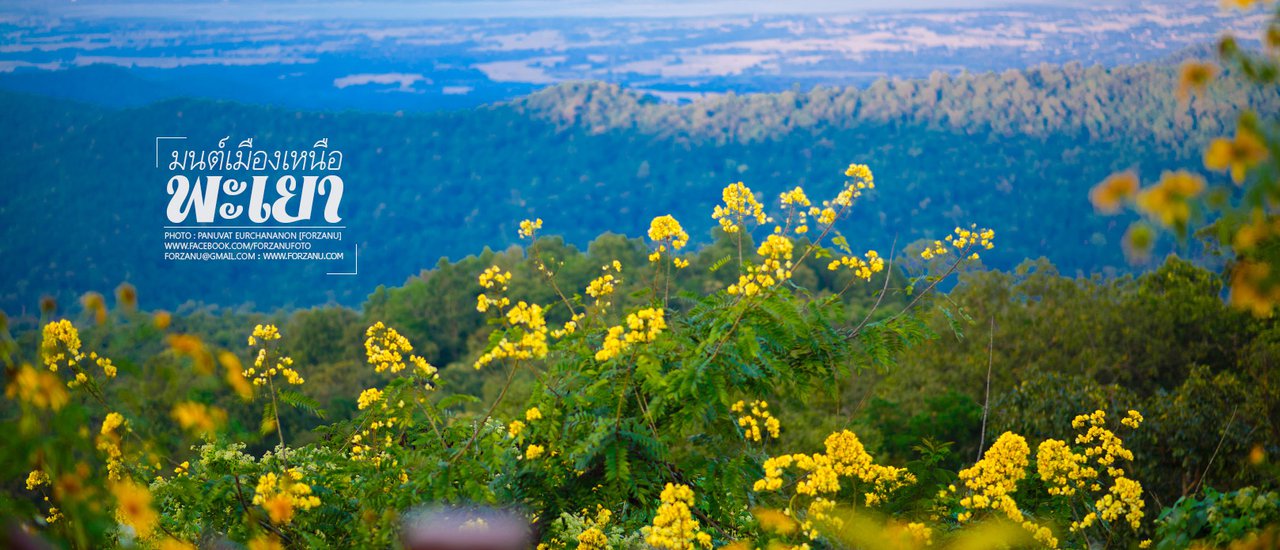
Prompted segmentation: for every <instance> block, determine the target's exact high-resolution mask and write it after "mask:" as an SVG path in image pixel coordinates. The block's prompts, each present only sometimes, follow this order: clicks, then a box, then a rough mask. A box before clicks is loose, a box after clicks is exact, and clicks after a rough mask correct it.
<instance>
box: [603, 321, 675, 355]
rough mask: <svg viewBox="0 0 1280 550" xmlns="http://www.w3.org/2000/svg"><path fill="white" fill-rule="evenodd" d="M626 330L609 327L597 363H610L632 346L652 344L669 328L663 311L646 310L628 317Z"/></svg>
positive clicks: (618, 327) (620, 327)
mask: <svg viewBox="0 0 1280 550" xmlns="http://www.w3.org/2000/svg"><path fill="white" fill-rule="evenodd" d="M626 324H627V326H626V328H624V327H622V326H614V327H609V330H608V331H607V333H606V334H605V337H604V344H603V345H602V346H601V348H600V350H599V351H596V355H595V357H596V361H608V360H609V359H612V358H614V357H617V356H618V355H619V354H621V353H622V352H623V351H624V350H626V349H627V348H629V347H631V345H632V344H637V343H644V342H652V341H654V340H656V339H657V338H658V335H660V334H662V331H663V330H666V328H667V321H666V318H665V314H664V313H663V310H662V309H659V308H645V309H641V310H639V311H637V312H635V313H631V314H629V315H627V320H626Z"/></svg>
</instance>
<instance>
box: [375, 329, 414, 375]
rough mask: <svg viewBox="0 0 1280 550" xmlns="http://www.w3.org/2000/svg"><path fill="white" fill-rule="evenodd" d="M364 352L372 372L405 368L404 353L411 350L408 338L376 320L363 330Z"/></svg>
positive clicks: (411, 346) (393, 371) (397, 370)
mask: <svg viewBox="0 0 1280 550" xmlns="http://www.w3.org/2000/svg"><path fill="white" fill-rule="evenodd" d="M364 334H365V340H364V353H365V357H366V358H367V359H368V362H369V365H370V366H372V367H373V370H374V372H385V371H388V370H389V371H391V372H392V373H397V372H400V371H402V370H404V368H405V361H404V355H405V354H407V353H409V352H411V351H413V345H412V344H410V343H409V339H408V338H405V337H404V336H401V335H400V333H399V332H396V329H394V328H391V327H389V326H386V325H384V324H382V321H378V322H376V323H374V324H373V325H372V326H370V327H369V329H368V330H366V331H365V332H364Z"/></svg>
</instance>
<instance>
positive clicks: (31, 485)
mask: <svg viewBox="0 0 1280 550" xmlns="http://www.w3.org/2000/svg"><path fill="white" fill-rule="evenodd" d="M48 484H49V474H46V473H44V471H43V470H31V473H29V474H27V490H28V491H34V490H36V489H39V488H40V487H43V486H45V485H48Z"/></svg>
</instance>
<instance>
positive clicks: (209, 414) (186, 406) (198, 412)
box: [170, 401, 227, 434]
mask: <svg viewBox="0 0 1280 550" xmlns="http://www.w3.org/2000/svg"><path fill="white" fill-rule="evenodd" d="M170 415H171V416H173V419H174V420H176V421H177V422H178V425H179V426H181V427H182V429H184V430H189V431H191V432H193V433H196V434H206V433H213V432H215V431H217V430H218V428H219V427H221V426H222V425H223V424H224V423H226V421H227V411H225V410H222V409H220V408H218V407H210V406H208V405H204V404H201V403H196V402H194V401H186V402H183V403H178V404H177V405H174V406H173V411H172V412H171V413H170Z"/></svg>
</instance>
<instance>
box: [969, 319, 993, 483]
mask: <svg viewBox="0 0 1280 550" xmlns="http://www.w3.org/2000/svg"><path fill="white" fill-rule="evenodd" d="M995 345H996V317H995V315H992V316H991V338H990V340H988V341H987V395H986V397H984V398H983V400H982V433H981V434H979V435H978V458H976V459H974V460H982V449H983V448H984V447H986V445H987V412H988V411H990V410H991V365H992V364H993V363H995V351H994V350H995Z"/></svg>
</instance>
